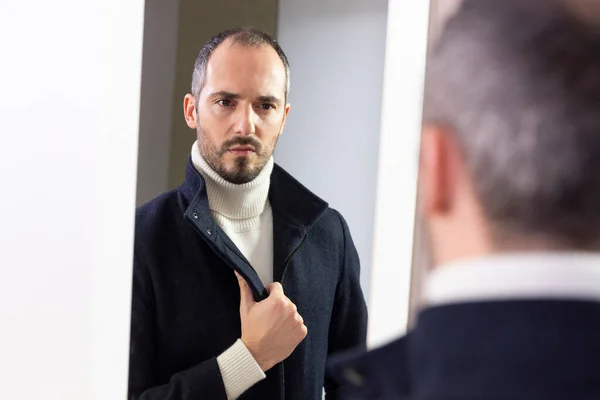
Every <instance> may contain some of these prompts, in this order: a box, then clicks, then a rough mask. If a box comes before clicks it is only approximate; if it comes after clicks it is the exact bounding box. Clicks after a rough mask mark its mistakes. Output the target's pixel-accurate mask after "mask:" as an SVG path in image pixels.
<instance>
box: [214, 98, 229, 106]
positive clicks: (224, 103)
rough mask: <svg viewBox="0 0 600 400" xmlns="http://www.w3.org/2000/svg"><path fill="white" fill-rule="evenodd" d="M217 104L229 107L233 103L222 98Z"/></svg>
mask: <svg viewBox="0 0 600 400" xmlns="http://www.w3.org/2000/svg"><path fill="white" fill-rule="evenodd" d="M217 104H218V105H220V106H222V107H229V106H230V105H231V100H227V99H222V100H219V101H217Z"/></svg>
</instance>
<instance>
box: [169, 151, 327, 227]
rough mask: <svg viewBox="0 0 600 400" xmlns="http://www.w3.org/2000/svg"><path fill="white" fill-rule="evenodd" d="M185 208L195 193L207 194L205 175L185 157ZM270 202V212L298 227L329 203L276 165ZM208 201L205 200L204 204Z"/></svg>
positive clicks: (319, 213)
mask: <svg viewBox="0 0 600 400" xmlns="http://www.w3.org/2000/svg"><path fill="white" fill-rule="evenodd" d="M180 190H181V193H182V194H183V196H184V199H185V203H186V207H187V206H189V204H190V203H192V201H193V200H194V198H195V197H196V196H197V195H199V194H200V195H201V196H206V185H205V183H204V178H203V177H202V175H201V174H200V173H199V172H198V170H196V168H195V167H194V165H193V163H192V161H191V157H190V159H189V160H188V164H187V169H186V179H185V182H184V183H183V185H182V186H181V188H180ZM269 201H270V203H271V208H272V209H273V213H274V214H277V215H278V216H279V217H281V218H283V219H285V220H286V221H287V222H288V223H289V224H292V225H295V226H297V227H299V228H303V229H307V228H310V227H311V226H312V225H313V224H314V223H315V221H316V220H317V219H319V217H320V216H321V215H322V214H323V213H324V212H325V210H326V209H327V208H328V204H327V203H326V202H325V201H324V200H322V199H321V198H319V197H318V196H316V195H315V194H314V193H312V192H311V191H310V190H308V189H307V188H306V187H305V186H304V185H302V184H301V183H300V182H298V181H297V180H296V179H295V178H294V177H292V176H291V175H290V174H289V173H288V172H287V171H285V170H284V169H283V168H282V167H281V166H279V165H278V164H275V166H274V167H273V172H272V173H271V185H270V189H269ZM207 204H208V203H207Z"/></svg>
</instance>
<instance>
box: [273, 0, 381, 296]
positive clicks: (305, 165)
mask: <svg viewBox="0 0 600 400" xmlns="http://www.w3.org/2000/svg"><path fill="white" fill-rule="evenodd" d="M386 16H387V0H325V1H324V0H303V1H298V0H280V1H279V16H278V32H277V38H278V40H279V42H280V43H281V45H282V47H283V49H284V51H285V52H286V54H287V56H288V58H289V61H290V65H291V70H292V71H291V78H292V82H291V83H292V86H291V92H290V99H289V101H290V103H291V105H292V108H291V111H290V115H289V118H288V122H287V125H286V129H285V132H284V134H283V136H282V138H281V140H280V142H279V144H278V147H277V150H276V152H275V159H276V161H277V162H278V163H280V164H281V165H282V166H283V167H284V168H286V169H287V170H288V171H289V172H291V173H292V174H293V175H294V176H295V177H296V178H298V179H299V180H300V181H301V182H302V183H304V184H305V185H306V186H308V188H309V189H311V190H312V191H314V192H315V193H316V194H317V195H319V196H321V197H322V198H324V199H325V200H326V201H327V202H329V204H330V205H331V206H332V207H334V208H336V209H337V210H339V211H340V212H341V213H342V214H343V215H344V217H345V218H346V220H347V221H348V224H349V226H350V230H351V233H352V236H353V239H354V242H355V244H356V247H357V249H358V252H359V255H360V257H361V263H362V283H363V288H364V290H365V295H366V296H367V298H368V294H369V293H368V292H369V284H368V283H369V274H370V266H371V254H372V251H371V249H372V234H373V216H374V207H375V190H376V179H377V158H378V150H379V131H380V119H381V118H380V116H381V96H382V86H383V66H384V56H385V37H386Z"/></svg>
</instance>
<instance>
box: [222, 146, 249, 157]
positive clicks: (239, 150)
mask: <svg viewBox="0 0 600 400" xmlns="http://www.w3.org/2000/svg"><path fill="white" fill-rule="evenodd" d="M227 151H228V152H230V153H233V154H235V155H237V156H247V155H250V154H253V153H256V150H255V149H254V147H252V146H234V147H232V148H230V149H229V150H227Z"/></svg>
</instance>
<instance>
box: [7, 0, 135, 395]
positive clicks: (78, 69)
mask: <svg viewBox="0 0 600 400" xmlns="http://www.w3.org/2000/svg"><path fill="white" fill-rule="evenodd" d="M143 4H144V3H143V1H142V0H130V1H122V0H102V1H97V0H93V1H92V0H54V1H52V2H48V1H46V0H30V1H26V2H24V1H10V2H2V3H0V48H1V49H2V65H1V67H0V68H1V73H0V88H1V90H0V134H1V135H2V145H1V146H0V182H2V188H3V191H2V196H0V221H2V222H1V223H0V327H1V329H0V382H1V385H0V392H1V393H2V394H1V397H2V398H3V399H11V400H21V399H23V400H24V399H27V400H30V399H44V400H71V399H72V400H82V399H98V400H106V399H123V398H125V394H126V387H127V363H128V348H129V315H130V291H131V278H130V276H131V266H132V262H131V260H132V245H133V241H132V239H133V211H134V197H135V174H136V170H135V169H136V162H137V138H138V118H139V97H140V92H139V90H140V80H141V78H140V69H141V58H142V54H141V51H142V24H143V11H144V10H143Z"/></svg>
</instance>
